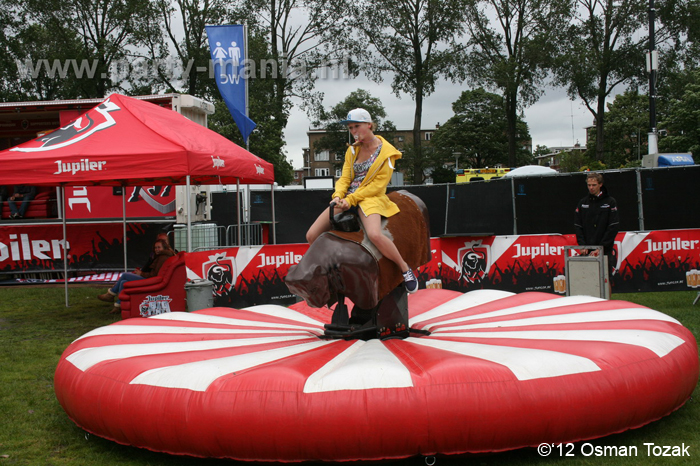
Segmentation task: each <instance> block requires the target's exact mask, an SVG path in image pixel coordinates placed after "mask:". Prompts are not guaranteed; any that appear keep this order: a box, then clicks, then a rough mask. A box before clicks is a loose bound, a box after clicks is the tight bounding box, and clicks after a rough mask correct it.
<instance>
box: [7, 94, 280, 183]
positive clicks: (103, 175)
mask: <svg viewBox="0 0 700 466" xmlns="http://www.w3.org/2000/svg"><path fill="white" fill-rule="evenodd" d="M188 175H189V176H190V182H191V183H192V184H220V183H221V184H233V183H236V182H237V181H238V182H240V183H242V184H272V183H273V182H274V171H273V167H272V165H271V164H270V163H269V162H266V161H264V160H263V159H261V158H259V157H257V156H255V155H253V154H251V153H250V152H248V151H247V150H245V149H243V148H241V147H239V146H237V145H236V144H234V143H233V142H231V141H229V140H228V139H226V138H224V137H223V136H221V135H219V134H217V133H215V132H214V131H211V130H209V129H207V128H205V127H204V126H201V125H199V124H197V123H194V122H192V121H190V120H188V119H187V118H185V117H184V116H182V115H180V114H178V113H177V112H174V111H172V110H168V109H165V108H162V107H159V106H158V105H154V104H152V103H150V102H144V101H141V100H137V99H134V98H131V97H126V96H123V95H119V94H112V95H111V96H109V97H108V98H107V99H105V100H104V101H103V102H102V103H101V104H99V105H98V106H96V107H95V108H93V109H92V110H90V111H89V112H87V113H85V114H84V115H82V116H81V117H80V118H78V119H76V120H74V121H73V122H72V123H70V124H69V125H67V126H65V127H63V128H60V129H58V130H56V131H53V132H51V133H49V134H46V135H44V136H42V137H39V138H37V139H34V140H32V141H28V142H25V143H23V144H20V145H18V146H15V147H12V148H10V149H7V150H4V151H2V152H0V184H4V185H20V184H25V185H52V186H58V185H75V186H86V185H94V184H100V185H126V184H130V185H158V184H185V182H186V177H187V176H188Z"/></svg>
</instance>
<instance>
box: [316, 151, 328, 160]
mask: <svg viewBox="0 0 700 466" xmlns="http://www.w3.org/2000/svg"><path fill="white" fill-rule="evenodd" d="M328 155H329V152H328V151H327V150H322V151H321V152H316V158H315V160H316V161H317V162H328Z"/></svg>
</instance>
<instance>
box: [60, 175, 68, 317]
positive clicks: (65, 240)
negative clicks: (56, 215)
mask: <svg viewBox="0 0 700 466" xmlns="http://www.w3.org/2000/svg"><path fill="white" fill-rule="evenodd" d="M65 199H66V187H65V186H61V202H59V206H60V209H61V217H62V218H63V282H64V285H63V286H64V287H65V295H66V307H68V306H69V305H68V237H67V235H66V209H65V208H64V206H65V205H66V203H65Z"/></svg>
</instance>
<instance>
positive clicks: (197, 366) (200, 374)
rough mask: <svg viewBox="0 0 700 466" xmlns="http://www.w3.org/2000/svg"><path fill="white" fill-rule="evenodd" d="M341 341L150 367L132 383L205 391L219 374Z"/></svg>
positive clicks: (230, 372)
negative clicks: (156, 367) (155, 367)
mask: <svg viewBox="0 0 700 466" xmlns="http://www.w3.org/2000/svg"><path fill="white" fill-rule="evenodd" d="M338 341H340V340H318V341H314V342H312V343H304V344H300V345H294V346H287V347H284V348H275V349H271V350H266V351H258V352H255V353H248V354H239V355H236V356H230V357H227V358H219V359H212V360H208V361H197V362H190V363H186V364H178V365H176V366H170V367H161V368H158V369H151V370H149V371H146V372H144V373H142V374H140V375H138V376H137V377H135V378H134V379H133V380H132V381H131V382H130V383H131V384H133V385H151V386H154V387H165V388H183V389H187V390H194V391H199V392H203V391H206V389H207V388H208V387H209V385H211V384H212V383H213V382H215V381H216V380H217V379H218V378H220V377H224V376H227V375H232V374H235V373H236V372H238V371H242V370H245V369H250V368H251V367H256V366H260V365H263V364H266V363H269V362H273V361H278V360H280V359H284V358H288V357H290V356H294V355H296V354H301V353H305V352H307V351H311V350H314V349H317V348H320V347H322V346H324V345H328V344H332V343H336V342H338Z"/></svg>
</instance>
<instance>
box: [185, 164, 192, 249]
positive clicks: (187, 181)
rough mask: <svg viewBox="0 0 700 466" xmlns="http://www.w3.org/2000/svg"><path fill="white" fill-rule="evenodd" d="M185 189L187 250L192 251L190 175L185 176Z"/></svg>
mask: <svg viewBox="0 0 700 466" xmlns="http://www.w3.org/2000/svg"><path fill="white" fill-rule="evenodd" d="M185 191H186V195H185V198H186V202H185V208H186V209H187V252H192V217H191V215H190V210H192V209H190V203H191V202H192V193H191V191H190V175H187V176H186V177H185Z"/></svg>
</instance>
